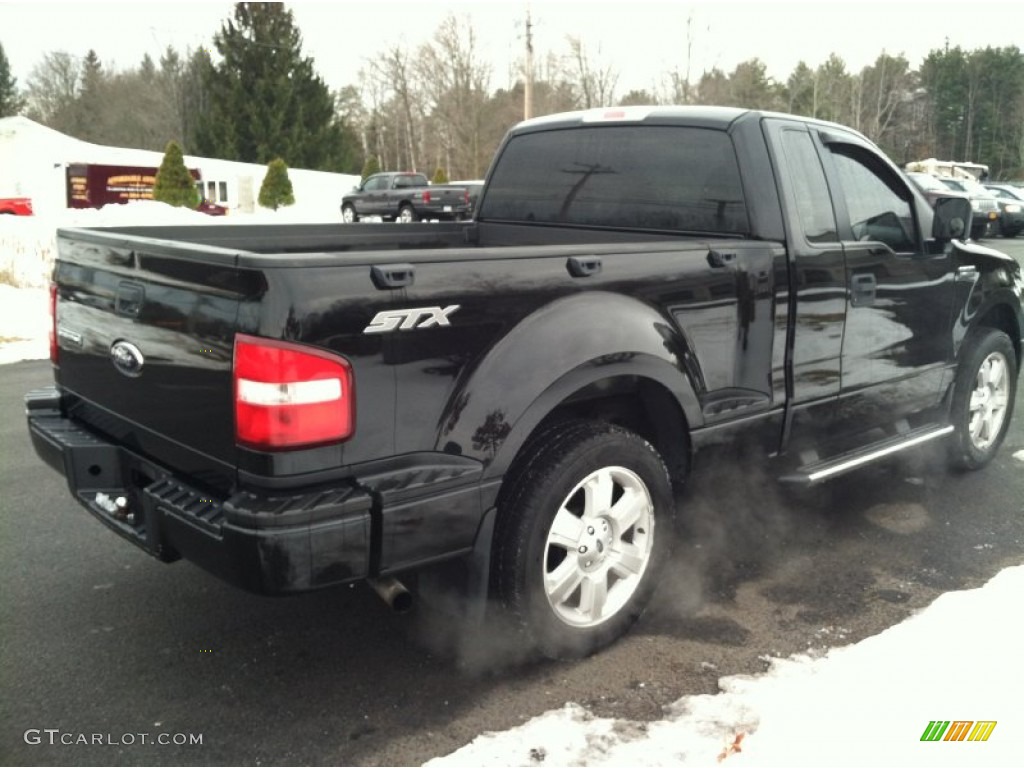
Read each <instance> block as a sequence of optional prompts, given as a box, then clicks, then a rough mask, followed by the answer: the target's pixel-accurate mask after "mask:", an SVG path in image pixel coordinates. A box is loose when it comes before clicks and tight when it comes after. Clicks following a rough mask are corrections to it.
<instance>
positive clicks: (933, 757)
mask: <svg viewBox="0 0 1024 768" xmlns="http://www.w3.org/2000/svg"><path fill="white" fill-rule="evenodd" d="M1021 605H1024V566H1016V567H1012V568H1007V569H1006V570H1004V571H1002V572H1001V573H999V574H998V575H997V576H996V577H995V578H993V579H992V580H991V581H989V582H988V583H987V584H986V585H985V586H984V587H982V588H980V589H973V590H966V591H962V592H951V593H947V594H945V595H942V596H941V597H939V598H938V599H937V600H935V602H933V603H932V604H931V605H930V606H929V607H928V608H926V609H925V610H923V611H921V612H920V613H919V614H917V615H915V616H913V617H911V618H910V619H908V620H907V621H904V622H903V623H902V624H899V625H897V626H895V627H891V628H890V629H888V630H886V631H885V632H882V633H881V634H879V635H876V636H874V637H871V638H868V639H867V640H864V641H862V642H860V643H857V644H855V645H852V646H848V647H845V648H837V649H833V650H831V651H829V652H828V654H827V655H825V656H824V657H821V658H810V657H807V656H799V657H793V658H789V659H771V660H768V664H769V668H768V671H767V672H766V673H765V674H763V675H759V676H756V677H751V676H735V677H726V678H722V679H721V680H720V681H719V685H720V687H721V689H722V692H721V693H719V694H717V695H714V696H706V695H702V696H688V697H684V698H682V699H680V700H679V701H678V702H676V703H675V704H674V705H672V707H670V708H669V710H668V711H667V713H666V715H667V716H666V718H665V719H664V720H660V721H657V722H654V723H635V722H628V721H617V720H611V719H607V718H596V717H593V716H591V715H590V714H589V713H588V712H586V710H584V709H583V708H581V707H579V706H577V705H574V704H568V705H566V706H565V707H563V708H562V709H558V710H554V711H552V712H549V713H547V714H545V715H541V716H539V717H536V718H534V719H533V720H530V721H529V722H527V723H525V724H524V725H522V726H519V727H518V728H514V729H512V730H510V731H505V732H502V733H488V734H484V735H482V736H479V737H478V738H476V739H475V740H474V741H473V742H471V743H470V744H469V745H467V746H465V747H463V748H462V749H459V750H457V751H456V752H453V753H452V754H450V755H448V756H446V757H441V758H437V759H435V760H431V761H430V762H428V763H426V765H428V766H430V768H448V767H449V766H477V767H484V766H529V765H545V766H562V765H587V766H597V765H601V766H607V765H614V766H627V765H628V766H665V765H674V766H678V765H692V766H715V765H719V764H726V765H731V766H736V767H737V768H739V767H740V766H787V767H789V766H794V767H795V766H816V767H818V766H820V767H821V768H828V767H829V766H874V765H880V766H914V767H916V766H921V768H942V767H943V766H967V765H970V766H972V768H995V767H996V766H999V767H1002V766H1005V767H1006V768H1009V767H1010V766H1020V765H1022V764H1024V762H1022V761H1024V741H1022V732H1024V706H1022V705H1021V702H1020V692H1021V690H1022V689H1024V661H1022V660H1021V654H1020V606H1021ZM933 720H941V721H957V720H962V721H967V720H971V721H981V720H986V721H995V722H996V724H997V725H996V727H995V729H994V730H993V731H992V733H991V735H990V737H989V739H988V740H987V741H966V740H965V741H935V742H931V741H928V742H926V741H922V740H921V738H922V736H923V734H924V732H925V729H926V728H927V727H928V725H929V723H930V722H931V721H933ZM730 747H731V748H730ZM736 747H738V749H737V748H736Z"/></svg>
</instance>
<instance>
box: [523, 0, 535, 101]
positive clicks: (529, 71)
mask: <svg viewBox="0 0 1024 768" xmlns="http://www.w3.org/2000/svg"><path fill="white" fill-rule="evenodd" d="M525 69H526V72H525V84H524V85H523V119H524V120H529V119H530V118H531V117H533V21H532V20H531V18H530V4H529V3H527V4H526V67H525Z"/></svg>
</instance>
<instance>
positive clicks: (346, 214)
mask: <svg viewBox="0 0 1024 768" xmlns="http://www.w3.org/2000/svg"><path fill="white" fill-rule="evenodd" d="M471 210H472V209H471V208H470V200H469V190H467V189H466V188H465V187H459V186H453V185H444V186H443V185H440V184H434V185H431V184H430V182H428V181H427V177H426V176H424V175H423V174H422V173H375V174H374V175H373V176H369V177H368V178H367V179H366V180H365V181H364V182H363V183H362V184H360V185H359V186H358V187H355V188H354V189H353V190H352V192H350V193H349V194H347V195H345V196H344V197H343V198H342V199H341V218H342V220H343V221H345V222H349V223H350V222H355V221H359V219H360V218H361V217H363V216H380V217H381V218H382V219H384V220H385V221H387V220H389V219H390V220H394V221H400V222H403V223H406V224H407V223H409V222H413V221H419V220H420V219H442V220H444V219H451V220H459V219H465V218H469V216H470V212H471Z"/></svg>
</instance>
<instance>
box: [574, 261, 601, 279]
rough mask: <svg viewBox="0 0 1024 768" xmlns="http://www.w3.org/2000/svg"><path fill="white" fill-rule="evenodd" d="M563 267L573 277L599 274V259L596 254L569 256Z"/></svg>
mask: <svg viewBox="0 0 1024 768" xmlns="http://www.w3.org/2000/svg"><path fill="white" fill-rule="evenodd" d="M565 268H566V269H568V270H569V274H570V275H572V276H573V277H593V276H594V275H599V274H601V259H600V257H598V256H570V257H569V260H568V261H567V262H566V263H565Z"/></svg>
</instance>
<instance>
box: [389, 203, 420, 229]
mask: <svg viewBox="0 0 1024 768" xmlns="http://www.w3.org/2000/svg"><path fill="white" fill-rule="evenodd" d="M419 220H420V217H419V216H417V215H416V211H414V210H413V208H412V206H411V205H409V204H405V205H403V206H402V207H401V208H399V209H398V215H397V216H395V221H396V222H398V223H400V224H411V223H412V222H414V221H419Z"/></svg>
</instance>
